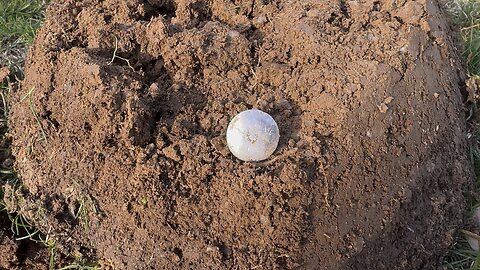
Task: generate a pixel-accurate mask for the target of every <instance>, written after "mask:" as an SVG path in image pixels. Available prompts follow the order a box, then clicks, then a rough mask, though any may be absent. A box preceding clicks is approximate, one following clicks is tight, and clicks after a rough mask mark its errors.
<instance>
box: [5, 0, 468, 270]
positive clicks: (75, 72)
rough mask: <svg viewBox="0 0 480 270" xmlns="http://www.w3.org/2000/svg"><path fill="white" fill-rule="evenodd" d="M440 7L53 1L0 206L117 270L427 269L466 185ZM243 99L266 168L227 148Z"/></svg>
mask: <svg viewBox="0 0 480 270" xmlns="http://www.w3.org/2000/svg"><path fill="white" fill-rule="evenodd" d="M463 81H464V75H463V69H462V66H461V65H460V63H459V61H458V58H457V55H456V53H455V51H454V49H453V47H452V42H451V38H450V30H449V28H448V26H447V23H446V21H445V19H444V15H443V13H442V12H441V11H440V9H439V7H438V4H437V2H436V1H421V0H419V1H398V0H396V1H395V0H386V1H372V0H364V1H315V0H311V1H307V0H302V1H286V0H285V1H283V0H276V1H275V0H254V1H236V0H233V1H231V0H190V1H187V0H178V1H172V0H170V1H169V0H147V1H142V0H106V1H95V0H83V1H77V0H67V1H53V3H52V4H51V6H50V8H49V12H48V16H47V20H46V22H45V25H44V26H43V27H42V29H41V30H40V32H39V33H38V36H37V39H36V42H35V44H34V46H33V47H32V49H31V50H30V53H29V58H28V61H27V64H26V77H25V81H24V83H23V87H22V90H21V91H19V92H17V93H16V94H14V95H12V96H11V99H12V104H11V124H10V128H11V131H10V135H11V137H12V140H13V152H14V155H15V157H16V169H17V171H18V173H19V175H20V176H21V179H22V182H23V185H24V187H23V188H22V189H19V190H18V191H17V192H16V193H12V194H10V195H7V198H6V199H7V202H10V205H9V207H10V209H15V210H17V211H19V212H20V213H22V214H24V215H25V216H26V217H27V218H29V219H30V220H31V221H32V223H33V224H35V226H37V227H38V228H40V229H41V230H42V231H43V232H44V233H46V234H48V235H49V236H50V237H53V238H54V239H56V240H57V244H58V249H59V250H61V251H63V252H66V253H71V254H75V255H76V256H87V257H95V258H98V260H99V261H100V262H104V263H105V265H113V266H115V267H116V268H115V269H434V268H435V267H436V266H437V265H438V264H439V263H440V261H441V258H442V255H444V254H445V252H446V250H447V249H448V247H449V245H450V244H451V243H452V239H453V238H452V234H453V233H454V231H455V229H456V228H458V226H459V224H461V223H462V219H463V209H465V207H466V206H465V199H464V197H463V196H462V194H463V193H464V191H466V190H468V187H469V184H470V183H471V180H472V168H471V164H470V159H469V156H468V155H469V149H468V145H467V131H466V124H465V117H466V114H465V109H464V105H463V100H462V92H461V91H462V88H463V85H464V83H463ZM249 108H258V109H261V110H263V111H266V112H268V113H270V114H271V115H272V116H273V117H274V118H275V120H276V121H277V123H278V124H279V128H280V133H281V139H280V143H279V147H278V149H277V151H276V152H275V153H274V155H273V156H272V157H271V158H270V159H269V160H267V161H265V162H260V163H245V162H241V161H239V160H237V159H236V158H235V157H234V156H232V155H231V154H230V153H229V151H228V148H227V147H226V142H225V132H226V128H227V125H228V122H229V121H230V119H231V118H232V117H233V116H234V115H236V114H237V113H238V112H240V111H242V110H245V109H249Z"/></svg>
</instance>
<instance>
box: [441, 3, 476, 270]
mask: <svg viewBox="0 0 480 270" xmlns="http://www.w3.org/2000/svg"><path fill="white" fill-rule="evenodd" d="M447 9H448V11H449V12H450V13H451V15H452V17H453V21H454V24H455V25H456V26H457V28H458V29H459V31H460V36H461V39H462V41H463V48H464V51H463V58H464V60H465V63H466V64H467V67H468V72H469V74H470V76H472V77H477V76H480V0H452V1H450V2H449V3H448V4H447ZM475 113H478V112H475ZM473 133H474V134H473V136H474V138H476V140H477V143H476V144H475V145H473V146H472V149H471V151H472V159H473V162H474V166H475V174H476V177H477V189H480V128H479V127H477V130H475V131H474V132H473ZM478 206H479V204H478V202H476V204H475V205H472V209H470V210H473V209H475V208H477V207H478ZM470 212H473V211H470ZM470 216H471V214H470ZM445 266H446V267H447V269H452V270H453V269H455V270H457V269H458V270H480V252H478V251H474V250H472V249H471V248H470V245H469V244H468V242H467V240H466V238H465V235H463V234H459V235H458V236H457V240H456V243H455V244H454V246H453V247H452V249H451V251H450V253H449V255H448V256H447V257H446V258H445Z"/></svg>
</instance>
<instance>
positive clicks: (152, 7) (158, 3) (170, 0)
mask: <svg viewBox="0 0 480 270" xmlns="http://www.w3.org/2000/svg"><path fill="white" fill-rule="evenodd" d="M142 1H144V7H145V15H144V16H143V17H142V18H140V20H142V21H151V20H152V19H153V18H156V17H158V16H161V17H163V18H165V19H166V20H169V19H171V18H173V17H175V11H176V9H177V7H176V4H175V1H174V0H142ZM145 1H146V2H145Z"/></svg>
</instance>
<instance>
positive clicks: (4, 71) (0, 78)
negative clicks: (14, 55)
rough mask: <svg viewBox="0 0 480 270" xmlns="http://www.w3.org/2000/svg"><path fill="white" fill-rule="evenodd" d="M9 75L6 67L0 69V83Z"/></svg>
mask: <svg viewBox="0 0 480 270" xmlns="http://www.w3.org/2000/svg"><path fill="white" fill-rule="evenodd" d="M9 74H10V69H9V68H8V67H0V82H3V80H5V78H7V76H8V75H9Z"/></svg>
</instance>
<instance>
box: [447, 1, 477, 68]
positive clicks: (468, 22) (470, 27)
mask: <svg viewBox="0 0 480 270" xmlns="http://www.w3.org/2000/svg"><path fill="white" fill-rule="evenodd" d="M448 9H449V12H450V13H451V14H452V15H453V19H454V23H455V24H456V25H457V26H458V28H459V29H460V33H461V37H462V39H463V43H464V49H465V50H464V52H463V56H464V58H465V61H466V63H467V66H468V70H469V72H470V74H471V75H473V76H480V0H452V1H451V2H450V3H449V4H448Z"/></svg>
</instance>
